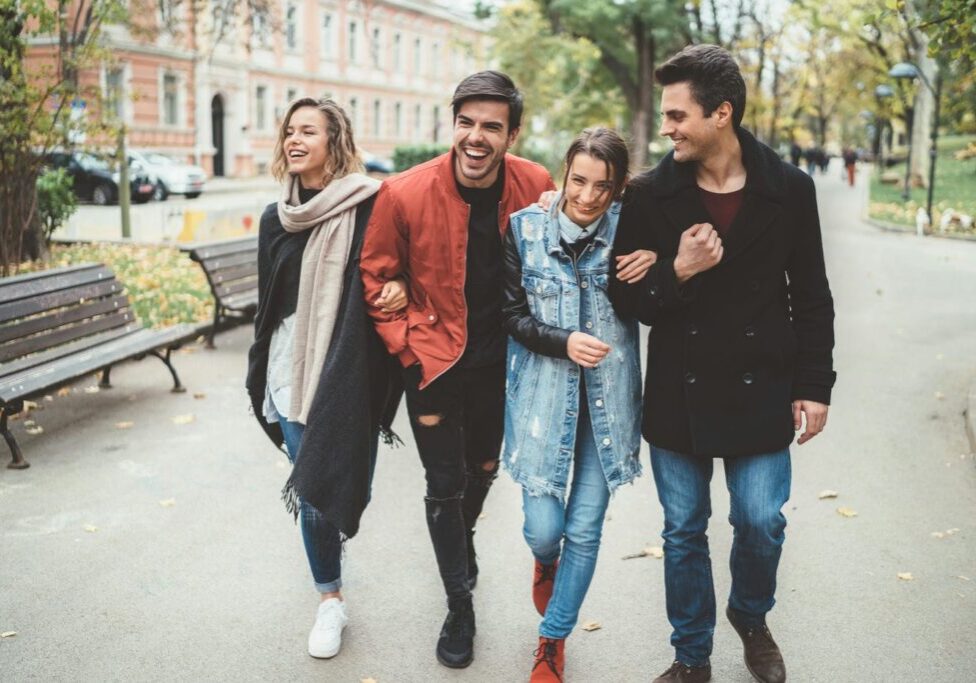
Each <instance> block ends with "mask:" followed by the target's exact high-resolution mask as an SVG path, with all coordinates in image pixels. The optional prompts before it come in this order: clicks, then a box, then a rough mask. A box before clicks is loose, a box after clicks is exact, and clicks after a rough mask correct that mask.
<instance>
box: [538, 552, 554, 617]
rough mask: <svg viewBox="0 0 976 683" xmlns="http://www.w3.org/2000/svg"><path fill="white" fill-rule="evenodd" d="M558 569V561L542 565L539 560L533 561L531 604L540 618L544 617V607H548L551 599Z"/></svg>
mask: <svg viewBox="0 0 976 683" xmlns="http://www.w3.org/2000/svg"><path fill="white" fill-rule="evenodd" d="M558 568H559V560H556V561H555V562H553V563H552V564H542V563H541V562H539V560H536V561H535V571H534V572H533V573H532V603H533V604H534V605H535V611H536V612H538V613H539V616H540V617H544V616H546V607H548V606H549V598H551V597H552V589H553V584H554V583H555V582H556V570H557V569H558Z"/></svg>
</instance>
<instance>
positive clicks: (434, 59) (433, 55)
mask: <svg viewBox="0 0 976 683" xmlns="http://www.w3.org/2000/svg"><path fill="white" fill-rule="evenodd" d="M440 52H441V44H440V43H434V44H433V45H431V47H430V75H431V77H432V78H437V76H438V73H437V72H438V65H439V64H440V61H441V55H440Z"/></svg>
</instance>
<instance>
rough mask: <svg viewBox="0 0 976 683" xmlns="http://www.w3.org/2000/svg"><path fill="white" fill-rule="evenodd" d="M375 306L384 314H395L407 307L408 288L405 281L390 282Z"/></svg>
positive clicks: (385, 286) (384, 286) (384, 287)
mask: <svg viewBox="0 0 976 683" xmlns="http://www.w3.org/2000/svg"><path fill="white" fill-rule="evenodd" d="M373 305H374V306H376V307H377V308H378V309H380V310H381V311H383V312H384V313H395V312H396V311H399V310H401V309H404V308H406V307H407V287H406V285H405V283H404V282H403V280H399V279H397V280H390V281H389V282H387V283H386V284H385V285H383V291H382V292H380V295H379V296H378V297H377V298H376V301H374V302H373Z"/></svg>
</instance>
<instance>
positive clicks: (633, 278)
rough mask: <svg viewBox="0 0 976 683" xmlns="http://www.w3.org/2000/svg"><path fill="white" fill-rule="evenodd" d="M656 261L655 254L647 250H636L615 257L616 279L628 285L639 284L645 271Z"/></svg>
mask: <svg viewBox="0 0 976 683" xmlns="http://www.w3.org/2000/svg"><path fill="white" fill-rule="evenodd" d="M656 261H657V254H655V253H654V252H653V251H648V250H647V249H638V250H637V251H632V252H630V253H629V254H623V255H621V256H618V257H617V279H618V280H623V281H624V282H626V283H627V284H628V285H632V284H634V283H635V282H640V281H641V280H643V279H644V276H645V275H647V271H648V270H649V269H650V267H651V266H653V265H654V263H655V262H656Z"/></svg>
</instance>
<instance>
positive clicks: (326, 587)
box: [315, 578, 342, 593]
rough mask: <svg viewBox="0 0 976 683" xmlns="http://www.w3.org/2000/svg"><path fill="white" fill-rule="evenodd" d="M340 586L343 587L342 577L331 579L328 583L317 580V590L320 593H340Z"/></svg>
mask: <svg viewBox="0 0 976 683" xmlns="http://www.w3.org/2000/svg"><path fill="white" fill-rule="evenodd" d="M340 588H342V579H341V578H340V579H336V580H335V581H329V582H328V583H319V582H317V581H316V582H315V590H317V591H318V592H319V593H338V592H339V589H340Z"/></svg>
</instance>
